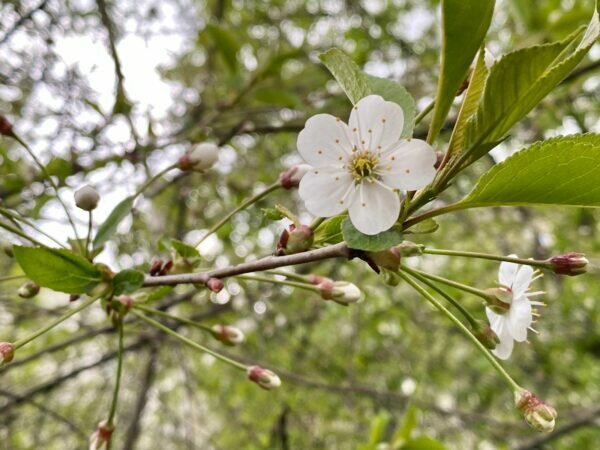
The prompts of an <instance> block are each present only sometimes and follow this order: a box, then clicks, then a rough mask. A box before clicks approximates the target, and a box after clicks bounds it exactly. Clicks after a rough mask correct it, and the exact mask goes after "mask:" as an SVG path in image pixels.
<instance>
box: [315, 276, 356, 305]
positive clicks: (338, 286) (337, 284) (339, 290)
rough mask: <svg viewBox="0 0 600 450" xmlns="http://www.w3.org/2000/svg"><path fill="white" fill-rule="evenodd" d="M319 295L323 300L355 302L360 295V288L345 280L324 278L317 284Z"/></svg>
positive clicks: (344, 303)
mask: <svg viewBox="0 0 600 450" xmlns="http://www.w3.org/2000/svg"><path fill="white" fill-rule="evenodd" d="M318 288H319V289H320V290H321V297H323V299H325V300H333V301H334V302H336V303H340V304H342V305H349V304H350V303H356V302H357V301H359V300H360V299H361V297H362V294H361V292H360V289H359V288H358V287H357V286H356V285H355V284H352V283H348V282H347V281H331V280H325V281H323V282H321V283H320V284H319V285H318Z"/></svg>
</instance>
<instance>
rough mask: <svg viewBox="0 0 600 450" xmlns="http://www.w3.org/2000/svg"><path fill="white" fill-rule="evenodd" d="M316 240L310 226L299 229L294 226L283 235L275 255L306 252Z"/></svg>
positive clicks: (302, 226)
mask: <svg viewBox="0 0 600 450" xmlns="http://www.w3.org/2000/svg"><path fill="white" fill-rule="evenodd" d="M314 239H315V234H314V232H313V230H312V228H310V227H309V226H308V225H300V226H298V227H297V226H295V225H294V224H292V225H290V226H289V227H288V229H287V230H283V232H282V233H281V236H280V237H279V242H277V251H276V253H275V254H276V255H277V256H282V255H292V254H294V253H301V252H305V251H306V250H308V249H310V248H311V247H312V245H313V242H314Z"/></svg>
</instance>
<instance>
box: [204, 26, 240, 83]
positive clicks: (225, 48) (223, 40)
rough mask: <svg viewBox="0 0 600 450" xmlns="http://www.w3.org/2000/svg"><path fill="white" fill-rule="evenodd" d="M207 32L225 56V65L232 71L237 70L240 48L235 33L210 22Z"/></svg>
mask: <svg viewBox="0 0 600 450" xmlns="http://www.w3.org/2000/svg"><path fill="white" fill-rule="evenodd" d="M206 32H207V33H208V34H209V35H210V37H211V38H212V41H213V43H214V44H215V46H216V48H217V50H218V51H219V53H220V54H221V56H222V57H223V61H224V62H225V65H226V66H227V67H228V68H229V70H230V71H231V72H235V71H236V68H237V54H238V51H239V50H240V44H239V43H238V41H237V39H236V37H235V34H233V33H232V32H231V30H228V29H227V28H224V27H222V26H219V25H215V24H212V23H209V24H208V25H207V26H206Z"/></svg>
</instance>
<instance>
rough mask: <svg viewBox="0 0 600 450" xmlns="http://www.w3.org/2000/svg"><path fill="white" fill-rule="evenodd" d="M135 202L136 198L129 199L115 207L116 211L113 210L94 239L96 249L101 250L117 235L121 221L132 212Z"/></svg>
mask: <svg viewBox="0 0 600 450" xmlns="http://www.w3.org/2000/svg"><path fill="white" fill-rule="evenodd" d="M134 201H135V197H133V196H132V197H127V198H126V199H125V200H123V201H122V202H121V203H119V204H118V205H117V206H115V209H113V210H112V212H111V213H110V214H109V216H108V217H107V219H106V220H105V221H104V223H103V224H102V225H100V227H99V228H98V232H97V233H96V237H95V238H94V249H97V248H100V247H101V246H102V245H104V243H106V242H107V241H108V240H109V239H110V238H111V237H112V235H113V234H115V231H117V227H118V226H119V224H120V223H121V221H123V219H125V217H127V216H128V215H129V213H130V212H131V209H132V208H133V202H134Z"/></svg>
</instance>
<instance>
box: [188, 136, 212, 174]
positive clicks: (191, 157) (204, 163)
mask: <svg viewBox="0 0 600 450" xmlns="http://www.w3.org/2000/svg"><path fill="white" fill-rule="evenodd" d="M218 158H219V147H217V146H216V145H215V144H212V143H210V142H203V143H202V144H198V145H196V146H195V147H194V148H192V150H190V151H189V152H187V153H186V154H185V155H183V156H182V157H181V158H179V161H178V164H179V168H180V169H181V170H184V171H188V170H194V171H197V172H202V171H204V170H208V169H210V168H211V167H212V166H213V165H214V164H215V163H216V162H217V159H218Z"/></svg>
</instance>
